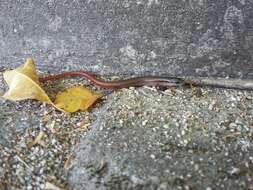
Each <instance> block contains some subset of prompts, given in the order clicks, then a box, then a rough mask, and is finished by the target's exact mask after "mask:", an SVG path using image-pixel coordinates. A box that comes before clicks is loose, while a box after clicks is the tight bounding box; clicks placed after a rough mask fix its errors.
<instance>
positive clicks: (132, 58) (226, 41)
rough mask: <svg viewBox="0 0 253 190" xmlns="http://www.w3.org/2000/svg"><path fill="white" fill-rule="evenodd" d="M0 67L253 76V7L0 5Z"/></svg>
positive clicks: (201, 0)
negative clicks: (31, 61) (32, 64)
mask: <svg viewBox="0 0 253 190" xmlns="http://www.w3.org/2000/svg"><path fill="white" fill-rule="evenodd" d="M0 9H1V12H0V65H7V66H17V65H19V64H21V63H23V62H24V60H25V59H26V58H27V57H28V56H32V57H34V58H35V59H36V60H37V62H38V65H39V67H40V68H43V69H45V70H56V71H58V69H68V70H76V69H86V70H92V71H95V72H98V73H103V74H105V73H106V74H111V73H116V74H132V73H135V74H144V73H151V74H152V73H165V74H171V75H189V74H190V75H202V76H207V75H213V76H232V77H243V76H244V77H252V74H253V71H252V66H251V64H252V60H253V57H252V55H253V45H252V44H253V36H252V34H253V27H252V26H253V2H252V1H251V0H230V1H227V0H219V1H216V0H189V1H185V0H137V1H136V0H115V1H102V0H98V1H92V0H89V1H82V0H77V1H64V2H63V1H57V0H53V1H40V0H35V1H34V0H28V1H16V0H1V1H0Z"/></svg>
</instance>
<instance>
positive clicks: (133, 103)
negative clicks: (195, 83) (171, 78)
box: [69, 88, 253, 190]
mask: <svg viewBox="0 0 253 190" xmlns="http://www.w3.org/2000/svg"><path fill="white" fill-rule="evenodd" d="M252 95H253V94H252V93H247V92H239V91H230V90H227V91H223V90H216V89H210V90H208V89H202V90H197V91H192V90H191V89H188V90H183V91H181V90H177V91H176V92H172V91H170V90H169V91H166V92H165V93H161V92H159V91H156V90H154V89H150V88H139V89H137V90H135V89H125V90H122V91H119V92H116V93H115V94H113V95H112V96H111V97H110V98H109V101H108V102H107V104H106V105H105V106H104V107H103V109H102V110H101V112H100V113H99V117H98V120H97V122H96V123H95V124H94V125H93V126H92V130H91V131H90V132H89V134H88V135H87V136H86V137H85V138H83V140H82V141H81V144H80V145H81V146H80V148H79V151H78V152H77V160H76V161H75V164H74V167H73V169H72V171H71V172H70V176H69V182H70V185H71V186H72V187H73V188H74V189H124V190H128V189H146V190H151V189H160V190H162V189H164V190H165V189H206V190H211V189H231V190H232V189H233V190H238V189H253V172H252V171H253V143H252V137H253V136H252V135H253V128H252V121H253V120H252V119H253V115H252V109H253V108H252Z"/></svg>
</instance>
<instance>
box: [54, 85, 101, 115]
mask: <svg viewBox="0 0 253 190" xmlns="http://www.w3.org/2000/svg"><path fill="white" fill-rule="evenodd" d="M100 97H102V95H101V94H99V93H95V92H91V91H90V90H88V89H87V88H85V87H82V86H77V87H72V88H69V89H67V90H65V91H64V92H61V93H59V94H57V95H56V100H55V102H54V103H55V105H56V106H57V107H59V108H61V109H63V110H65V111H67V112H71V113H72V112H76V111H78V110H87V109H88V108H89V107H90V106H91V105H92V104H94V102H95V101H96V100H97V99H98V98H100Z"/></svg>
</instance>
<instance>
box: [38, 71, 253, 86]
mask: <svg viewBox="0 0 253 190" xmlns="http://www.w3.org/2000/svg"><path fill="white" fill-rule="evenodd" d="M66 77H85V78H86V79H88V80H89V81H90V82H91V83H93V84H94V85H96V86H98V87H101V88H108V89H120V88H127V87H130V86H134V87H139V86H158V87H160V86H161V87H176V86H182V85H193V86H211V87H219V88H232V89H241V90H253V80H240V79H217V78H197V77H191V78H178V77H160V76H143V77H135V78H130V79H125V80H116V81H104V80H100V79H98V78H97V77H96V75H95V74H93V73H90V72H86V71H70V72H63V73H60V74H55V75H51V76H46V77H40V78H39V80H40V82H46V81H51V80H57V79H61V78H66Z"/></svg>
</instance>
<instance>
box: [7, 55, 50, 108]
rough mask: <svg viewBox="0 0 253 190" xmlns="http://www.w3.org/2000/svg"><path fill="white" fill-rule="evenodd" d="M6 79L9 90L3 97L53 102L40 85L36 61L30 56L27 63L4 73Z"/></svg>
mask: <svg viewBox="0 0 253 190" xmlns="http://www.w3.org/2000/svg"><path fill="white" fill-rule="evenodd" d="M3 77H4V80H5V81H6V83H7V84H8V86H9V90H8V91H7V92H6V93H5V94H4V95H3V98H5V99H9V100H15V101H16V100H25V99H36V100H39V101H42V102H46V103H52V101H51V100H50V99H49V97H48V95H47V94H46V93H45V91H44V90H43V89H42V88H41V87H40V86H39V80H38V77H37V74H36V68H35V64H34V61H33V60H32V59H31V58H29V59H27V61H26V63H25V64H24V65H23V66H21V67H18V68H17V69H14V70H11V71H5V72H4V73H3Z"/></svg>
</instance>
